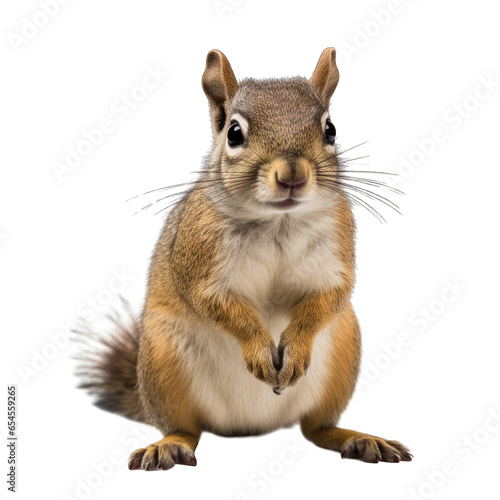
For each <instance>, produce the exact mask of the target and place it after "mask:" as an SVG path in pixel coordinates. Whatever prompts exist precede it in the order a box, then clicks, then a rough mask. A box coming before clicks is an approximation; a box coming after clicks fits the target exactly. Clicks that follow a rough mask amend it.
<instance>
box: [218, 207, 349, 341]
mask: <svg viewBox="0 0 500 500" xmlns="http://www.w3.org/2000/svg"><path fill="white" fill-rule="evenodd" d="M223 247H224V249H225V251H224V255H223V257H222V260H223V262H224V267H223V272H222V276H221V278H222V280H223V282H224V286H226V287H228V288H229V289H230V290H232V291H234V292H235V293H237V294H239V295H241V296H243V297H245V299H246V300H247V301H249V303H250V304H251V305H252V306H253V307H254V308H255V310H256V311H258V313H259V314H260V316H261V319H262V321H263V322H264V324H266V326H267V327H268V328H269V329H270V330H269V331H270V333H271V335H272V336H273V339H274V340H275V341H279V336H280V334H281V332H282V331H283V329H284V328H285V327H286V326H287V324H288V322H289V319H290V317H289V313H290V310H291V308H292V307H293V306H294V305H295V303H296V302H297V301H298V300H299V299H300V298H301V297H302V296H303V295H304V294H305V293H308V292H314V291H316V290H318V289H322V288H329V287H332V286H340V285H342V279H343V278H342V274H343V270H344V265H343V263H342V261H341V260H340V258H339V256H338V242H337V241H336V235H335V222H334V220H333V218H331V217H330V216H328V215H325V216H323V217H315V218H314V219H313V220H311V221H308V222H304V221H303V220H297V219H296V218H294V217H292V216H290V215H288V216H284V217H281V218H280V219H276V220H272V221H268V222H265V223H261V224H259V225H258V226H251V227H250V228H246V229H241V228H235V229H234V230H233V231H229V232H228V233H227V236H226V241H225V244H224V246H223ZM287 320H288V321H287ZM283 323H284V324H283Z"/></svg>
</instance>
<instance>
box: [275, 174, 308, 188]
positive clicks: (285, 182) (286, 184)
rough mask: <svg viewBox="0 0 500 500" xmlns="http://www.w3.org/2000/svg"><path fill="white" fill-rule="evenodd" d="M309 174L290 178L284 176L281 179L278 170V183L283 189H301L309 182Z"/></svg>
mask: <svg viewBox="0 0 500 500" xmlns="http://www.w3.org/2000/svg"><path fill="white" fill-rule="evenodd" d="M307 177H308V176H307V175H306V176H302V177H301V178H299V179H290V178H288V177H283V178H281V179H280V177H279V175H278V172H276V183H277V184H278V186H279V187H280V188H282V189H289V188H294V189H300V188H301V187H304V186H305V185H306V182H307Z"/></svg>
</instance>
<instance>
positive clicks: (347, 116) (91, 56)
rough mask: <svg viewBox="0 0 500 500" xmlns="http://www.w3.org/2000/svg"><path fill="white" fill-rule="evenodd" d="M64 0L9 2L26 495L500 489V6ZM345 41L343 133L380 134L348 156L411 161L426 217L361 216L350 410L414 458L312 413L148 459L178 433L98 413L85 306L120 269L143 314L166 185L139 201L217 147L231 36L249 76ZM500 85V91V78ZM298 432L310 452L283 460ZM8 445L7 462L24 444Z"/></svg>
mask: <svg viewBox="0 0 500 500" xmlns="http://www.w3.org/2000/svg"><path fill="white" fill-rule="evenodd" d="M58 5H59V8H58V12H54V13H53V14H52V17H51V18H50V19H48V21H47V19H45V21H47V22H46V23H45V25H44V26H40V27H36V26H35V27H34V28H33V27H31V28H30V27H26V26H27V24H29V23H30V22H31V21H32V20H36V22H37V23H38V24H39V25H40V24H44V22H45V21H44V15H43V14H40V12H43V11H42V10H41V7H40V5H39V3H37V2H36V1H34V0H22V1H21V0H17V1H16V2H3V3H2V12H1V15H0V18H1V21H0V23H1V34H2V43H1V47H0V51H1V58H2V59H1V60H2V65H1V66H2V78H1V80H0V85H1V92H0V99H1V103H0V109H1V117H2V133H1V137H2V147H1V150H0V154H1V160H0V161H1V173H2V180H1V183H0V190H1V191H0V203H1V207H0V208H1V211H0V235H1V236H0V268H1V281H0V283H1V296H0V304H1V323H2V324H1V333H2V343H3V347H2V358H3V360H2V363H1V364H2V370H5V372H4V373H3V374H2V381H3V385H4V387H5V386H6V385H7V384H16V385H17V387H18V414H19V416H18V435H19V441H18V456H19V474H18V494H17V495H18V498H22V499H32V498H42V499H69V498H92V499H94V498H95V499H97V498H99V499H101V498H102V499H109V498H145V497H149V496H151V497H153V496H154V497H155V498H179V496H181V495H182V498H189V499H191V498H193V499H194V498H208V499H217V500H236V499H239V500H243V499H246V498H252V499H271V498H273V499H275V498H283V499H300V498H354V499H358V498H359V499H361V498H371V499H381V500H382V499H383V500H391V499H409V498H412V499H418V498H442V499H457V498H459V499H462V498H475V497H478V496H479V497H482V496H487V497H488V498H492V496H493V495H496V494H498V482H497V477H498V465H499V462H498V447H499V445H500V431H499V430H500V421H498V420H500V415H499V412H500V398H499V392H500V391H499V388H498V381H499V380H500V368H499V363H498V359H499V351H498V349H499V346H500V343H499V337H498V335H499V327H498V298H499V294H498V282H499V269H498V255H500V248H499V243H498V203H497V201H498V186H499V181H500V177H499V175H498V169H499V162H498V146H497V143H498V134H499V132H500V130H499V126H498V116H499V114H500V98H499V94H500V87H499V83H498V82H500V68H499V67H498V60H499V58H498V47H499V43H500V35H499V32H498V14H499V12H498V10H496V12H495V9H494V8H495V5H494V3H493V2H491V1H490V0H475V1H474V2H472V1H465V2H456V1H452V0H442V1H439V2H431V1H430V0H420V1H417V0H414V1H410V0H401V1H400V2H399V3H398V2H397V1H396V0H393V1H392V2H390V1H389V0H377V1H358V2H347V1H343V2H339V1H331V2H326V1H319V0H308V1H307V2H297V1H295V2H293V1H291V0H288V1H283V0H280V1H273V2H269V1H267V2H266V1H264V0H241V1H237V0H223V1H222V2H220V5H219V9H217V8H216V7H215V6H214V3H213V2H212V1H209V0H207V1H187V2H181V1H177V2H165V1H160V0H156V1H154V0H142V1H140V2H139V1H135V2H133V1H123V0H122V1H118V0H108V1H106V2H103V1H98V0H86V1H85V2H84V1H83V0H72V1H71V0H70V1H67V3H66V5H62V4H58ZM224 5H225V6H226V9H225V10H224V8H223V7H224ZM391 11H392V12H391ZM45 17H46V16H45ZM25 18H26V19H27V20H26V19H25ZM34 18H35V19H34ZM23 33H24V34H23ZM367 33H368V34H367ZM25 34H28V35H29V37H30V38H28V37H27V36H24V35H25ZM328 46H335V47H336V48H337V52H338V66H339V69H340V75H341V76H340V83H339V86H338V88H337V91H336V93H335V95H334V98H333V100H332V106H331V113H332V119H333V122H334V124H335V125H336V128H337V131H338V142H339V143H340V144H341V145H342V146H343V147H344V148H348V147H351V146H354V145H356V144H358V143H361V142H363V141H368V143H367V144H365V145H363V146H360V147H358V148H357V149H355V150H353V151H351V152H349V153H347V156H348V157H355V156H361V155H370V157H369V158H367V159H364V160H360V163H367V166H363V169H370V170H374V171H380V170H381V171H387V172H399V173H400V174H401V176H400V178H399V180H398V187H399V188H400V189H402V190H403V191H404V192H405V193H406V194H405V196H403V197H400V196H396V195H391V199H393V200H394V201H396V202H397V203H398V204H399V205H400V207H401V210H402V213H403V216H399V215H398V214H396V213H394V212H391V211H390V210H388V209H386V208H385V207H384V206H382V205H377V208H379V209H380V210H381V212H382V213H383V215H384V216H385V218H386V219H387V224H384V225H383V224H379V223H378V222H377V221H376V220H375V219H374V218H373V217H371V216H370V215H369V214H368V213H365V212H363V211H360V210H359V209H357V210H356V211H355V215H356V218H357V223H358V238H357V240H358V244H357V266H358V269H357V284H356V289H355V292H354V296H353V301H354V305H355V309H356V311H357V313H358V316H359V319H360V322H361V325H362V329H363V339H364V354H363V371H362V376H361V380H360V386H359V387H358V390H357V391H356V393H355V394H354V396H353V398H352V401H351V404H350V406H349V408H348V409H347V411H346V412H345V414H344V415H343V417H342V420H341V424H342V425H343V426H344V427H347V428H354V429H357V430H360V431H364V432H369V433H373V434H376V435H381V436H384V437H387V438H390V439H398V440H400V441H402V442H403V443H405V444H407V445H408V446H409V447H410V448H411V450H412V452H413V453H414V456H415V458H414V461H413V462H411V463H400V464H378V465H376V466H374V465H370V464H365V463H361V462H356V461H347V460H341V459H340V456H339V454H337V453H334V452H329V451H326V450H321V449H319V448H316V447H314V446H313V445H312V444H311V443H309V442H307V441H305V439H304V438H303V437H302V436H301V434H300V430H299V429H298V428H292V429H287V430H282V431H279V432H275V433H273V434H270V435H266V436H262V437H258V438H246V439H226V438H220V437H216V436H213V435H210V434H206V435H203V436H202V439H201V442H200V445H199V447H198V450H197V452H196V454H197V458H198V466H197V467H196V468H188V467H183V466H177V467H175V468H174V469H172V470H170V471H168V472H157V473H154V474H149V473H144V472H142V471H138V472H130V471H129V470H128V469H127V465H126V457H127V456H128V454H129V453H130V452H132V451H133V450H134V449H135V448H137V447H140V446H144V445H147V444H149V443H150V442H152V441H154V440H156V439H157V438H158V432H157V431H156V430H154V429H150V428H147V427H142V426H139V425H136V424H133V423H131V422H129V421H127V420H125V419H122V418H120V417H118V416H115V415H112V414H109V413H105V412H102V411H100V410H98V409H96V408H94V407H93V406H92V405H91V403H90V400H89V398H88V397H87V396H86V395H85V394H84V393H83V392H81V391H78V390H77V389H76V388H75V386H76V383H77V381H76V379H75V378H74V377H73V375H72V372H73V370H74V363H73V361H72V360H71V359H70V355H71V352H72V347H71V346H69V345H67V332H68V328H69V326H68V325H69V324H70V323H71V322H73V321H75V319H76V318H77V316H78V315H79V314H81V313H84V314H87V315H88V316H95V317H96V318H97V316H98V315H102V314H103V312H104V311H105V310H106V309H107V307H104V306H103V303H107V302H108V299H109V297H110V292H109V291H108V287H109V284H110V280H112V279H113V273H117V272H118V273H123V272H124V273H125V274H126V276H128V277H127V278H125V280H124V281H125V284H124V285H122V293H123V295H124V296H125V297H126V298H127V299H129V300H130V301H131V302H132V303H133V304H134V307H135V309H136V310H137V311H139V310H140V307H141V302H142V300H143V296H144V293H145V279H146V273H147V268H148V262H149V258H150V255H151V252H152V250H153V247H154V244H155V241H156V238H157V236H158V233H159V231H160V228H161V225H162V217H161V215H157V216H154V215H153V211H152V210H151V209H150V210H146V211H145V212H144V213H142V214H140V215H138V216H135V217H134V216H132V214H133V213H134V212H135V211H136V210H137V209H138V208H140V207H142V206H143V205H146V203H148V202H150V201H154V200H155V199H157V197H155V196H153V195H149V196H144V197H142V198H141V199H139V200H135V201H131V202H128V203H125V200H126V199H128V198H130V197H132V196H134V195H138V194H139V195H140V194H142V193H144V192H145V191H148V190H150V189H154V188H158V187H162V186H166V185H169V184H175V183H178V182H183V181H186V180H191V179H193V178H194V177H193V174H191V173H190V172H192V171H193V170H198V169H199V167H200V165H201V160H202V156H203V155H204V154H205V153H206V152H207V151H208V150H209V148H210V143H211V135H210V128H209V119H208V106H207V103H206V99H205V96H204V94H203V91H202V88H201V75H202V73H203V70H204V64H205V57H206V54H207V52H208V51H209V50H210V49H212V48H218V49H220V50H222V51H223V52H224V53H225V54H226V55H227V57H228V58H229V60H230V61H231V63H232V66H233V69H234V71H235V74H236V76H237V78H243V77H247V76H252V77H273V76H276V77H278V76H291V75H297V74H298V75H304V76H310V75H311V73H312V71H313V69H314V67H315V65H316V62H317V60H318V58H319V55H320V53H321V51H322V50H323V49H324V48H325V47H328ZM157 66H158V67H159V68H160V69H161V71H164V72H168V76H166V77H163V80H162V81H161V83H159V84H158V86H157V88H156V89H152V90H149V91H146V93H144V92H143V93H141V90H140V89H139V90H137V89H136V87H137V85H140V84H141V82H142V80H143V78H144V76H145V75H146V73H147V67H150V68H155V67H157ZM485 80H490V82H496V84H493V86H492V88H490V90H487V88H486V87H485V86H484V84H483V83H481V82H484V81H485ZM131 92H135V94H134V95H136V96H140V98H141V99H142V98H143V97H144V99H143V100H142V101H141V102H139V103H135V104H134V105H136V107H135V109H133V110H131V112H130V114H129V115H128V116H125V115H126V114H127V111H126V110H124V109H123V108H120V109H122V111H121V112H118V111H117V108H116V106H117V103H116V100H117V99H118V100H120V99H121V98H122V97H121V96H122V94H130V93H131ZM476 93H477V94H478V96H480V99H478V98H477V97H475V94H476ZM461 113H462V114H461ZM106 118H107V119H108V120H111V122H112V124H113V130H112V131H111V132H110V133H107V134H105V136H104V138H103V140H102V143H101V144H99V145H97V146H95V147H93V148H92V150H91V151H90V153H89V154H88V155H87V157H86V158H84V159H83V160H82V161H81V163H80V164H79V165H78V166H76V167H74V168H73V169H72V170H71V171H69V172H66V173H64V175H62V177H61V176H59V177H60V178H58V176H57V175H56V173H55V171H54V163H56V162H60V163H63V162H64V161H65V156H66V154H67V148H68V147H72V148H75V147H77V145H78V144H79V143H80V142H81V141H82V140H83V139H84V131H85V130H87V131H90V130H92V129H95V128H96V127H97V126H98V125H99V123H100V121H101V120H102V119H106ZM435 129H440V130H441V132H439V131H437V132H436V131H435ZM433 137H439V138H440V139H439V143H438V144H436V143H435V142H434V140H433ZM431 141H432V142H431ZM417 143H418V144H420V146H418V145H417ZM422 144H423V146H422ZM419 148H420V149H422V148H423V149H425V150H426V152H425V153H422V152H419V151H420V150H419ZM405 162H409V166H408V164H406V166H405V167H403V166H402V165H403V164H404V163H405ZM353 168H355V167H353ZM358 169H359V168H358ZM143 202H144V203H143ZM160 207H161V205H160ZM154 208H155V207H153V209H154ZM154 211H156V210H154ZM114 284H115V285H116V282H115V283H114ZM112 286H113V284H112ZM443 299H444V300H443ZM92 300H95V306H91V305H90V304H91V303H92ZM96 309H97V312H96ZM54 339H57V342H58V343H59V347H58V346H57V345H56V344H54ZM402 342H404V345H402ZM3 390H4V391H5V392H4V396H3V397H2V404H3V405H5V400H6V390H5V389H3ZM3 410H4V411H5V406H3ZM4 414H5V413H4ZM493 415H496V418H497V423H496V424H495V423H494V420H493V418H494V417H493ZM4 425H5V427H6V424H4ZM2 433H3V434H2V435H4V434H6V429H5V428H4V429H2ZM134 434H138V435H139V438H136V437H134ZM467 436H469V438H467ZM467 439H469V440H467ZM287 446H292V447H295V449H296V454H295V455H293V454H290V453H288V454H283V450H284V449H286V448H287ZM3 454H5V458H1V459H2V460H4V462H3V463H6V461H7V457H6V454H7V448H4V452H3ZM117 458H121V460H116V459H117ZM111 459H113V461H114V464H113V465H109V463H110V460H111ZM103 462H108V465H106V464H104V465H101V467H99V465H96V464H102V463H103ZM285 462H286V463H285ZM96 467H97V469H99V470H100V472H97V471H96V470H97V469H96ZM443 467H444V469H445V470H446V474H443V473H440V472H439V471H441V470H442V469H443ZM6 469H7V466H6V465H5V469H2V470H5V472H6ZM2 477H4V478H5V476H2ZM431 477H432V479H430V478H431ZM82 484H86V486H82ZM1 487H2V489H3V490H4V491H5V490H6V488H7V485H6V484H5V483H4V482H2V486H1Z"/></svg>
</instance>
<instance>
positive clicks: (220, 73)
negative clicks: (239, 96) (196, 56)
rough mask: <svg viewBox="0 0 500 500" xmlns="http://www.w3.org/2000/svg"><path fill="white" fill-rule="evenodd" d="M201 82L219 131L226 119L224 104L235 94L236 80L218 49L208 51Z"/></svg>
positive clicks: (225, 58)
mask: <svg viewBox="0 0 500 500" xmlns="http://www.w3.org/2000/svg"><path fill="white" fill-rule="evenodd" d="M201 83H202V86H203V90H204V91H205V94H206V95H207V97H208V102H209V103H210V111H211V114H212V119H213V121H214V125H215V126H216V127H217V128H218V130H219V131H221V130H222V129H223V128H224V124H225V121H226V112H225V109H224V104H225V103H226V102H227V101H230V100H231V99H232V98H233V97H234V95H235V94H236V91H237V90H238V82H237V80H236V77H235V76H234V73H233V70H232V68H231V65H230V64H229V61H228V60H227V57H226V56H225V55H224V54H223V53H222V52H221V51H220V50H211V51H210V52H209V53H208V56H207V66H206V68H205V72H204V73H203V78H202V80H201Z"/></svg>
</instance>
